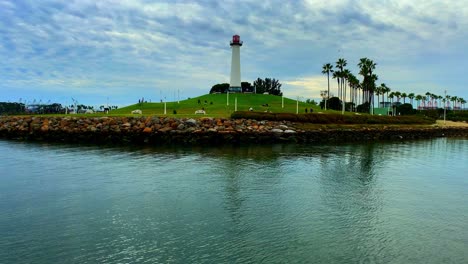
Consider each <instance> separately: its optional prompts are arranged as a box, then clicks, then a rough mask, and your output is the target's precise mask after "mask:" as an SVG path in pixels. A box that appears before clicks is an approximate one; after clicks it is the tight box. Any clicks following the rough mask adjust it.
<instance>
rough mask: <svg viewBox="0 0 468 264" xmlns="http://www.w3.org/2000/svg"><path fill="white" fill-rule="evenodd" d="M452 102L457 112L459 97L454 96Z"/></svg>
mask: <svg viewBox="0 0 468 264" xmlns="http://www.w3.org/2000/svg"><path fill="white" fill-rule="evenodd" d="M450 100H451V101H452V104H453V110H455V108H456V107H457V100H458V97H457V96H452V97H451V98H450Z"/></svg>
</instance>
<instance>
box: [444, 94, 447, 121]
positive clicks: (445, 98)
mask: <svg viewBox="0 0 468 264" xmlns="http://www.w3.org/2000/svg"><path fill="white" fill-rule="evenodd" d="M446 100H447V90H445V91H444V125H445V115H446V112H447V110H446V109H445V108H446V107H447V103H446V102H445V101H446Z"/></svg>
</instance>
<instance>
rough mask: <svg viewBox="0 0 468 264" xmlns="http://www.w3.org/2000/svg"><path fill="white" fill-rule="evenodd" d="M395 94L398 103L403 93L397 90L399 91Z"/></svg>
mask: <svg viewBox="0 0 468 264" xmlns="http://www.w3.org/2000/svg"><path fill="white" fill-rule="evenodd" d="M394 95H395V97H396V99H397V103H399V102H400V98H401V93H400V92H398V91H397V92H395V93H394Z"/></svg>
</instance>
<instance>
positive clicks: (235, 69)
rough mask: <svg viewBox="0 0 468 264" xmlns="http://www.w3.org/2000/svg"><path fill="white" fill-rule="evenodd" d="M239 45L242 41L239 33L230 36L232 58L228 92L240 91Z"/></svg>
mask: <svg viewBox="0 0 468 264" xmlns="http://www.w3.org/2000/svg"><path fill="white" fill-rule="evenodd" d="M240 46H242V41H241V40H240V36H239V35H234V36H232V41H231V48H232V59H231V82H230V83H229V92H230V93H241V92H242V86H241V72H240Z"/></svg>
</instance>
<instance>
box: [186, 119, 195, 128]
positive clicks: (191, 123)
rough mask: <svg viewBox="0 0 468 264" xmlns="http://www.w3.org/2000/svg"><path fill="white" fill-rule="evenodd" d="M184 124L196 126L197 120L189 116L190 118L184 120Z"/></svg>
mask: <svg viewBox="0 0 468 264" xmlns="http://www.w3.org/2000/svg"><path fill="white" fill-rule="evenodd" d="M185 124H186V125H188V126H196V125H197V121H196V120H195V119H193V118H190V119H188V120H186V121H185Z"/></svg>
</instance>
